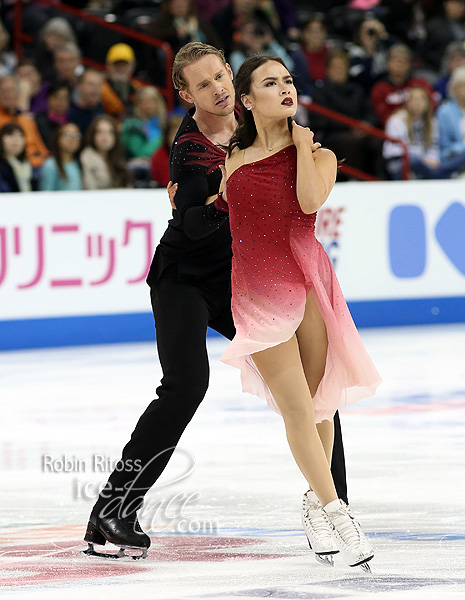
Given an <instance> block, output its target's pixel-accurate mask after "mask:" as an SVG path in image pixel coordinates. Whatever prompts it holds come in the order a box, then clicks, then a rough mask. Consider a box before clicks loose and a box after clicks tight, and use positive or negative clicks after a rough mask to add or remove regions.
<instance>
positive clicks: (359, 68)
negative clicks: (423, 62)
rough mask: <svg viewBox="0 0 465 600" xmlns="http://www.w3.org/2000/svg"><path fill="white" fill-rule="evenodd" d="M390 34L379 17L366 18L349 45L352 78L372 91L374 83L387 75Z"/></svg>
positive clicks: (368, 90) (367, 90) (366, 89)
mask: <svg viewBox="0 0 465 600" xmlns="http://www.w3.org/2000/svg"><path fill="white" fill-rule="evenodd" d="M388 44H389V34H388V32H387V31H386V28H385V27H384V25H383V24H382V23H381V21H379V20H378V19H374V18H372V17H368V18H367V19H364V20H363V21H362V22H361V23H360V25H359V27H358V29H357V32H356V34H355V40H354V43H353V44H350V45H349V48H348V52H349V58H350V78H351V80H352V81H354V82H355V83H358V84H359V85H361V86H363V88H364V89H365V91H366V92H368V93H369V92H370V90H371V88H372V87H373V85H374V84H375V83H376V82H377V81H379V79H381V77H383V76H385V75H386V71H387V46H388Z"/></svg>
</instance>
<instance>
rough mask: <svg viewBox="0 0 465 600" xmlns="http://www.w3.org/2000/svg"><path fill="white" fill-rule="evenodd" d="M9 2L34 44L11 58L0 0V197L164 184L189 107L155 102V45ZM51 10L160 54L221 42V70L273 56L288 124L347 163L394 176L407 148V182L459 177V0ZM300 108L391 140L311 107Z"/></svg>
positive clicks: (463, 46)
mask: <svg viewBox="0 0 465 600" xmlns="http://www.w3.org/2000/svg"><path fill="white" fill-rule="evenodd" d="M18 1H22V9H23V29H24V31H25V33H26V34H28V35H30V36H31V37H32V39H33V43H32V44H30V45H25V46H24V47H23V52H22V55H21V58H20V59H19V58H18V57H17V56H16V55H15V53H14V51H13V49H14V48H15V43H14V42H15V40H14V33H13V32H14V5H15V2H14V1H13V0H6V1H5V2H3V3H2V5H1V9H0V11H1V12H0V191H1V192H8V191H12V192H22V191H30V190H44V191H52V190H80V189H105V188H114V187H156V186H166V184H167V183H168V180H169V173H168V156H169V148H170V146H171V144H172V141H173V138H174V135H175V133H176V131H177V129H178V127H179V125H180V123H181V120H182V116H183V114H184V112H185V110H186V109H187V108H188V106H186V105H185V104H184V103H183V102H182V101H181V100H180V98H176V105H175V106H174V107H171V106H169V107H168V106H167V103H166V98H167V97H168V96H167V95H166V88H167V86H170V85H171V82H170V81H166V80H165V77H166V69H165V55H164V53H163V50H162V49H157V48H154V47H151V46H147V45H144V44H143V43H141V42H138V41H134V40H133V39H130V38H125V37H124V36H123V35H122V34H119V33H115V32H114V31H109V30H107V29H104V28H101V27H100V26H98V25H96V24H95V23H93V22H88V21H83V20H82V19H79V18H77V17H75V16H72V15H70V14H68V13H64V12H58V11H57V10H56V9H54V7H53V5H48V4H44V3H41V2H40V1H35V0H18ZM65 4H69V5H73V6H74V7H77V8H80V9H84V10H86V11H88V12H91V13H93V14H96V15H98V16H104V17H106V18H107V19H108V20H109V22H113V21H115V20H116V21H117V22H121V23H122V24H124V25H126V26H128V25H129V26H131V27H132V28H134V29H137V30H140V31H142V32H143V33H145V34H148V35H150V36H152V37H156V38H157V39H159V40H162V41H164V42H166V43H167V44H169V46H171V48H172V50H173V52H176V51H177V50H178V49H179V48H180V47H181V46H182V45H184V44H185V43H187V42H189V41H196V40H199V41H202V42H207V43H210V44H213V45H215V46H217V47H220V48H223V49H224V51H225V54H226V57H227V59H228V61H229V63H230V64H231V67H232V70H233V72H234V73H236V72H237V70H238V69H239V67H240V65H241V64H242V62H243V61H244V60H245V59H246V58H247V57H248V56H251V55H253V54H256V53H268V54H272V55H277V56H280V57H281V58H282V59H283V60H284V61H285V62H286V64H287V65H288V66H289V69H290V70H291V71H292V73H293V75H294V80H295V83H296V87H297V88H298V91H299V94H300V96H301V99H302V100H303V102H302V105H301V106H299V109H298V113H297V116H296V120H297V121H298V122H300V123H301V124H303V125H308V126H310V127H311V128H312V130H313V131H314V132H315V139H317V140H318V141H320V142H321V143H322V144H323V145H325V146H327V147H329V148H331V149H333V150H334V151H335V153H336V155H337V156H338V158H339V159H340V160H344V161H345V162H346V164H347V165H350V166H352V167H355V168H357V169H359V170H362V171H365V172H367V173H369V174H371V175H375V176H377V177H380V178H382V179H400V178H401V176H402V167H403V154H404V152H405V150H404V149H407V151H408V157H409V164H410V175H409V176H410V178H419V179H431V178H451V177H460V176H462V174H464V175H465V125H464V123H465V0H441V1H437V2H436V1H433V0H349V1H340V0H339V1H338V0H305V1H304V0H143V1H142V0H141V1H138V0H126V1H124V2H122V1H121V0H119V1H116V0H92V1H89V0H69V1H68V2H65ZM109 17H111V18H109ZM87 59H91V60H92V61H94V63H89V61H88V60H87ZM89 64H94V65H95V68H94V67H90V66H89ZM99 65H100V66H99ZM309 102H314V103H316V104H319V105H322V106H324V107H325V108H329V109H331V110H333V111H336V112H338V113H340V114H342V115H345V116H347V117H351V118H353V119H357V120H359V121H362V122H364V123H367V124H370V125H373V126H375V127H378V128H380V129H384V130H385V132H386V134H387V135H388V136H390V138H394V139H397V140H400V141H402V142H403V144H404V145H399V144H397V143H394V142H392V141H385V142H382V141H380V139H378V138H376V137H373V136H370V135H368V134H366V133H365V132H364V131H363V130H361V129H357V128H353V127H351V126H349V125H347V124H345V123H342V122H339V121H337V120H334V119H330V118H328V117H326V116H324V117H323V116H321V115H320V114H319V113H318V112H314V111H312V110H311V109H309V108H308V103H309ZM168 108H170V109H171V110H168ZM340 178H341V179H344V176H343V175H342V176H340Z"/></svg>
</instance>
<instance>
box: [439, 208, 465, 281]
mask: <svg viewBox="0 0 465 600" xmlns="http://www.w3.org/2000/svg"><path fill="white" fill-rule="evenodd" d="M435 233H436V239H437V240H438V242H439V245H440V246H441V248H442V249H443V250H444V252H445V254H446V256H447V258H448V259H449V260H450V261H451V263H452V264H453V265H455V266H456V267H457V269H458V270H459V271H460V272H461V273H462V275H465V206H463V205H462V204H460V203H459V202H454V204H451V205H450V206H449V208H448V209H447V210H446V212H445V213H444V214H443V215H442V217H441V218H440V219H439V221H438V223H437V225H436V230H435Z"/></svg>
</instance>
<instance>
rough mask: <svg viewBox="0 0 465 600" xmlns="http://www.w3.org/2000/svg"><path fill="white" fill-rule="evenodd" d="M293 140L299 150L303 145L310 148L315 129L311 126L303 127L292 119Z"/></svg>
mask: <svg viewBox="0 0 465 600" xmlns="http://www.w3.org/2000/svg"><path fill="white" fill-rule="evenodd" d="M292 141H293V142H294V144H295V146H296V148H297V150H298V149H299V148H302V147H308V148H310V147H311V146H312V145H313V143H314V142H313V131H312V130H311V129H310V127H302V126H301V125H298V124H297V123H296V122H295V121H292Z"/></svg>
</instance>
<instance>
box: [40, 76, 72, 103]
mask: <svg viewBox="0 0 465 600" xmlns="http://www.w3.org/2000/svg"><path fill="white" fill-rule="evenodd" d="M60 90H67V91H68V92H69V94H70V95H71V87H70V85H69V84H68V83H67V82H66V81H60V80H58V81H54V82H53V83H52V84H51V85H50V86H49V87H48V88H47V91H46V92H45V97H46V98H47V100H48V99H49V98H50V96H54V95H55V94H56V93H57V92H59V91H60Z"/></svg>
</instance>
